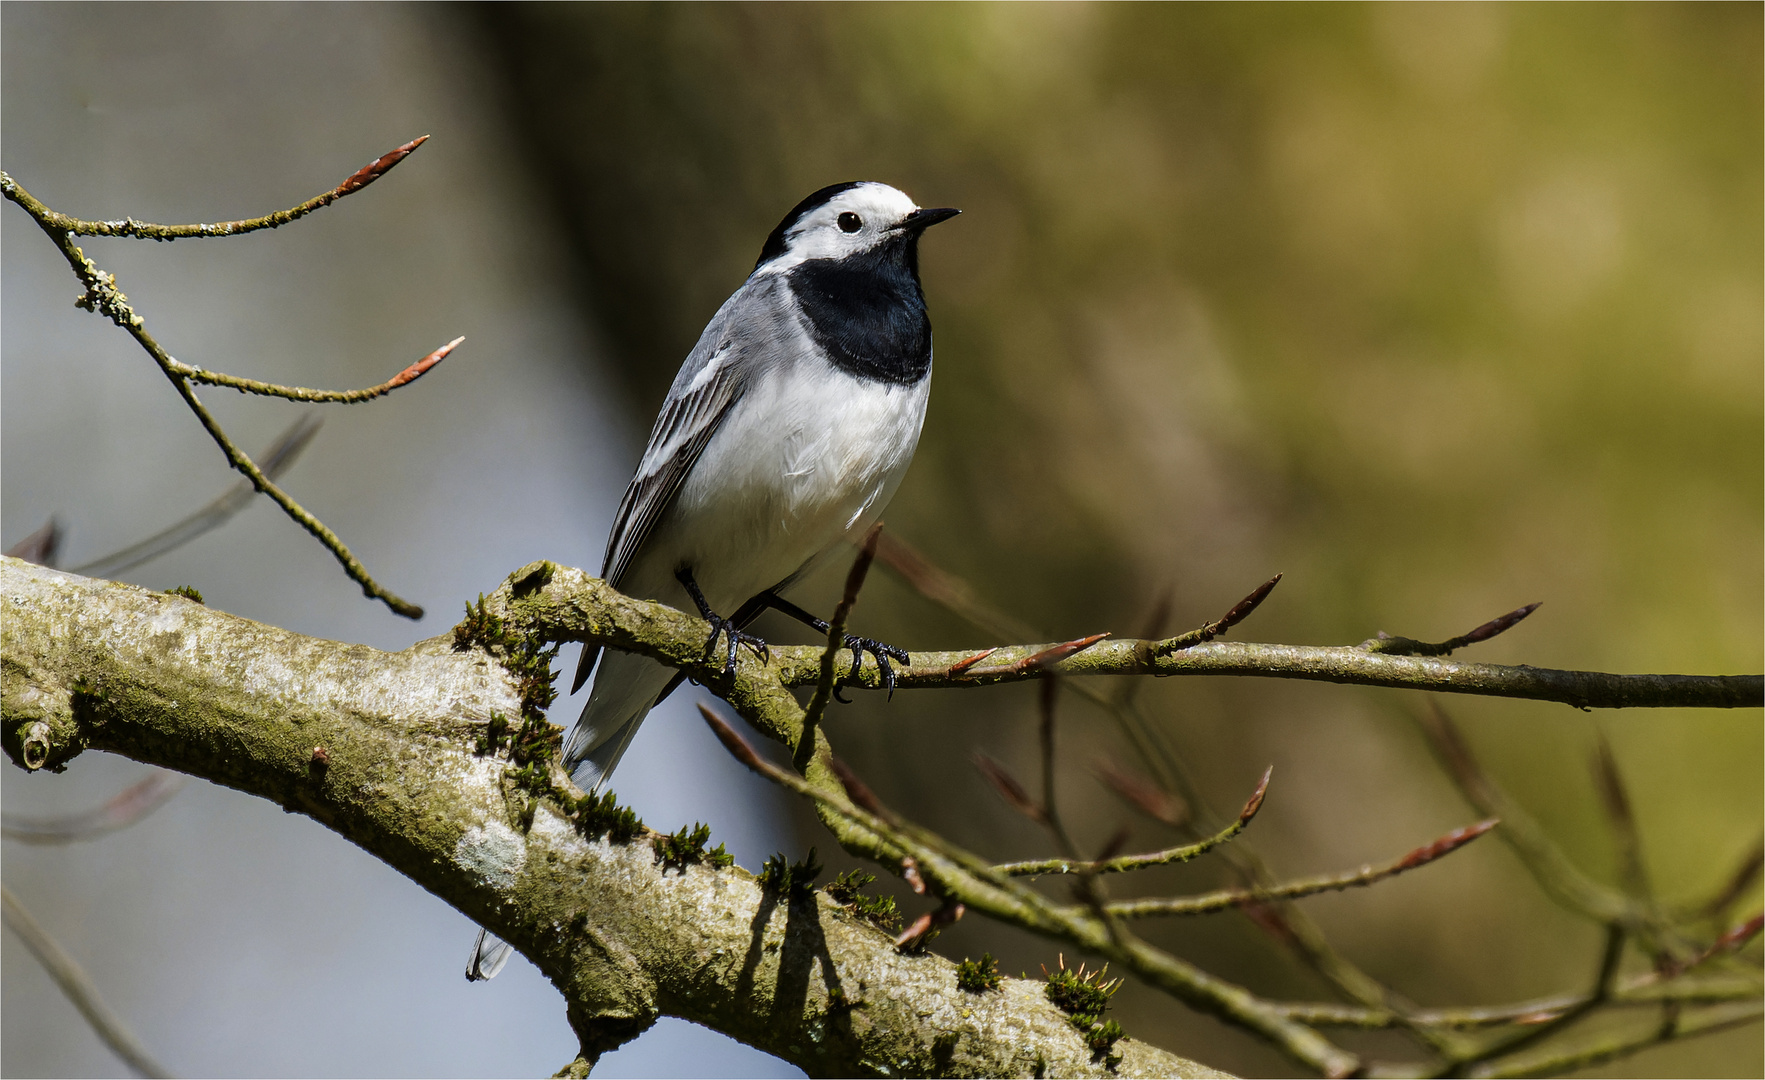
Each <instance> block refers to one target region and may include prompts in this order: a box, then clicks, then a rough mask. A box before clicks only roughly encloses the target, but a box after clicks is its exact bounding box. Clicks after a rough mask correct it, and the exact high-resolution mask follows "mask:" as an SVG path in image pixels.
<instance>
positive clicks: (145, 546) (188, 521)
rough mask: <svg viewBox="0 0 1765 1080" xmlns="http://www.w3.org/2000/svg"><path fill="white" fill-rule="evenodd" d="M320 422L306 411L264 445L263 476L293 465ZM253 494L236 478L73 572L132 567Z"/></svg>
mask: <svg viewBox="0 0 1765 1080" xmlns="http://www.w3.org/2000/svg"><path fill="white" fill-rule="evenodd" d="M323 423H324V420H323V419H322V418H320V417H319V415H318V414H317V413H316V412H308V413H307V414H305V415H304V416H302V417H301V418H300V419H298V420H296V421H295V422H294V424H293V425H292V426H291V427H289V428H288V430H287V431H284V432H283V433H282V434H281V435H280V436H278V437H277V438H276V441H275V442H273V443H271V444H270V445H269V446H268V447H267V448H265V450H264V452H263V455H262V464H261V465H260V466H259V467H260V468H262V469H263V472H264V475H265V476H267V477H269V478H270V479H272V480H274V479H276V478H277V477H279V476H281V475H282V474H283V473H285V472H287V471H288V470H289V469H290V468H292V467H293V466H294V462H295V461H296V460H297V459H299V457H300V454H301V451H303V450H305V449H306V447H307V444H308V443H310V442H311V441H312V439H313V436H315V435H317V434H318V433H319V427H320V426H321V425H322V424H323ZM256 495H257V488H256V487H254V486H252V483H251V481H249V480H239V481H235V482H234V483H233V484H232V485H231V486H229V487H228V488H227V490H226V491H225V492H224V493H222V495H221V496H220V497H219V498H217V499H215V500H214V501H213V502H211V503H209V504H208V505H207V506H205V507H203V508H202V509H200V510H198V511H196V513H194V514H191V515H190V516H189V517H187V518H185V519H184V520H182V521H180V522H178V523H177V524H175V525H173V526H171V527H170V528H168V529H163V530H161V531H159V532H157V533H154V534H153V535H152V536H149V537H148V538H147V539H145V540H141V541H138V542H136V543H133V544H130V545H129V546H128V547H126V548H123V549H122V550H121V551H113V552H111V553H110V554H109V555H106V556H104V557H103V558H98V559H93V560H92V561H91V562H88V563H83V564H81V565H79V566H76V567H74V568H73V572H74V573H76V574H83V575H85V576H86V577H101V578H109V577H115V576H116V575H118V574H121V573H123V572H124V571H127V570H132V569H134V568H135V567H137V566H140V565H141V564H142V563H144V562H147V561H149V560H151V559H157V558H159V557H160V556H161V555H164V554H165V553H166V552H168V551H172V550H174V549H176V548H179V547H181V546H183V545H184V544H188V543H189V542H190V541H192V540H194V539H196V538H197V537H198V536H201V535H203V534H204V533H206V532H209V531H211V530H213V529H218V528H220V527H221V526H222V525H224V524H226V522H227V520H228V519H229V518H231V517H232V516H233V515H234V514H237V513H238V512H239V511H241V510H243V509H245V508H246V507H247V506H249V505H250V504H251V500H252V498H253V497H254V496H256Z"/></svg>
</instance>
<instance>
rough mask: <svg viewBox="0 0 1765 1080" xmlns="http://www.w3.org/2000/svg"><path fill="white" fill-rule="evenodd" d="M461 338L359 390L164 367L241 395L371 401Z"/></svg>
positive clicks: (413, 377)
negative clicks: (265, 380)
mask: <svg viewBox="0 0 1765 1080" xmlns="http://www.w3.org/2000/svg"><path fill="white" fill-rule="evenodd" d="M465 340H466V339H465V338H463V337H457V338H454V339H453V340H452V341H450V342H448V343H447V344H446V345H443V346H442V347H441V348H439V349H436V350H435V351H434V352H432V353H430V354H428V355H427V356H425V357H423V358H422V359H421V360H418V361H417V362H416V363H414V364H412V365H410V366H409V367H407V368H405V369H404V370H403V371H400V372H399V373H398V374H397V375H394V376H393V377H392V378H390V379H387V380H386V381H385V382H383V383H379V384H377V385H375V386H370V387H367V388H366V389H362V390H309V389H307V388H306V387H304V386H283V385H281V384H279V383H269V382H260V381H258V380H257V379H243V378H240V377H239V376H237V375H227V374H225V373H223V372H219V371H209V370H208V369H206V368H199V367H196V366H194V365H191V364H186V363H184V362H183V361H182V360H178V359H176V358H171V357H168V360H169V363H168V364H167V365H166V366H167V369H168V370H170V371H172V372H174V373H176V374H178V375H181V376H183V377H184V378H186V379H189V380H190V381H191V382H198V383H205V384H207V385H209V386H224V387H227V388H228V389H230V390H237V391H239V392H240V393H242V394H258V395H260V396H262V397H278V398H285V399H287V400H288V401H306V402H312V403H315V404H334V405H354V404H357V403H359V402H363V401H372V400H374V399H375V398H377V397H385V396H386V395H387V394H390V393H392V392H393V391H394V390H397V389H398V388H399V387H401V386H405V385H407V384H409V383H413V382H416V381H417V380H418V379H420V378H422V377H423V374H424V373H425V372H427V371H428V370H429V369H430V368H432V367H434V366H435V365H436V364H439V363H441V362H442V361H443V360H445V359H447V355H448V354H449V353H451V352H453V351H454V350H455V349H456V348H458V347H459V345H460V342H462V341H465Z"/></svg>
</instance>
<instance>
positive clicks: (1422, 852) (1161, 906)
mask: <svg viewBox="0 0 1765 1080" xmlns="http://www.w3.org/2000/svg"><path fill="white" fill-rule="evenodd" d="M1498 824H1500V823H1499V822H1497V821H1495V820H1493V819H1492V820H1489V821H1479V822H1478V823H1477V824H1475V825H1467V826H1465V827H1464V828H1462V829H1454V830H1453V831H1452V832H1449V833H1447V834H1446V835H1445V836H1443V837H1441V838H1440V839H1438V840H1436V841H1434V842H1433V843H1431V844H1425V845H1423V846H1422V847H1419V848H1417V849H1416V850H1414V851H1412V852H1410V853H1409V854H1408V855H1405V856H1404V857H1403V858H1401V859H1393V860H1392V861H1391V862H1388V863H1384V864H1382V865H1379V866H1363V867H1361V868H1360V869H1359V870H1352V871H1349V872H1347V873H1343V874H1326V875H1322V876H1320V877H1312V878H1302V879H1301V880H1299V881H1290V882H1287V883H1286V884H1283V885H1274V886H1270V887H1268V888H1263V889H1221V890H1220V891H1218V892H1211V893H1205V894H1203V895H1201V896H1178V897H1159V898H1155V899H1150V900H1124V901H1122V902H1120V903H1116V904H1110V905H1109V911H1110V913H1111V914H1113V915H1119V916H1122V917H1124V918H1130V919H1140V918H1147V917H1149V916H1154V915H1208V914H1212V913H1213V912H1216V911H1225V910H1228V909H1230V908H1236V907H1245V906H1247V905H1256V904H1266V903H1269V902H1271V901H1274V900H1296V899H1298V898H1299V897H1302V896H1315V895H1316V894H1318V893H1322V892H1336V891H1339V890H1341V889H1350V888H1355V887H1357V886H1362V885H1372V884H1374V883H1375V882H1379V881H1384V880H1385V879H1386V878H1390V877H1396V876H1397V875H1398V874H1401V873H1403V872H1404V871H1406V870H1414V869H1415V868H1416V867H1418V866H1426V865H1428V864H1429V863H1431V862H1434V861H1435V860H1436V859H1441V858H1445V857H1446V856H1448V855H1450V854H1452V853H1453V852H1455V851H1457V850H1458V849H1459V848H1462V847H1464V846H1465V845H1466V844H1468V843H1470V842H1471V841H1473V840H1475V839H1477V838H1478V837H1479V836H1482V835H1483V834H1484V833H1486V832H1488V831H1489V830H1491V829H1493V828H1495V827H1496V825H1498Z"/></svg>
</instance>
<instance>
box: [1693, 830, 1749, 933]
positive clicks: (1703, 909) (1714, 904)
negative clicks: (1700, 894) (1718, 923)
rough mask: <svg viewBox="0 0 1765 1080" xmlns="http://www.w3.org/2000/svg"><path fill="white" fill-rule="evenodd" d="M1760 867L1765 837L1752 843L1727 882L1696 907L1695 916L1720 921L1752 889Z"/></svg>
mask: <svg viewBox="0 0 1765 1080" xmlns="http://www.w3.org/2000/svg"><path fill="white" fill-rule="evenodd" d="M1761 867H1765V837H1761V838H1760V839H1758V840H1756V841H1754V842H1753V846H1752V847H1750V848H1748V849H1747V853H1746V854H1745V855H1743V856H1742V857H1741V861H1740V864H1739V865H1738V866H1736V867H1735V868H1734V872H1733V873H1731V874H1729V875H1728V881H1727V882H1726V883H1725V884H1724V885H1723V886H1722V888H1720V889H1718V890H1717V891H1716V895H1714V896H1712V897H1710V899H1708V900H1706V901H1704V902H1703V903H1702V904H1700V905H1698V906H1697V907H1696V909H1695V914H1697V915H1699V916H1702V917H1703V918H1706V919H1720V918H1721V917H1722V916H1723V915H1724V914H1726V913H1727V911H1728V909H1729V908H1731V907H1733V906H1734V904H1735V901H1737V900H1739V899H1740V898H1741V897H1742V896H1744V895H1746V892H1747V890H1748V889H1750V888H1752V887H1753V879H1754V878H1757V877H1758V876H1759V870H1760V868H1761Z"/></svg>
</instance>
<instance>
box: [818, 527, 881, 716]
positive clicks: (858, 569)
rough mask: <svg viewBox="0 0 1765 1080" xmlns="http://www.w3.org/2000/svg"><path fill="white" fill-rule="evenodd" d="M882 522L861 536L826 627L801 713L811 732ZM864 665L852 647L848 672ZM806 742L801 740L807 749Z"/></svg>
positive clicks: (830, 686) (823, 707) (828, 693)
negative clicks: (809, 694) (817, 667)
mask: <svg viewBox="0 0 1765 1080" xmlns="http://www.w3.org/2000/svg"><path fill="white" fill-rule="evenodd" d="M882 531H883V526H882V522H880V521H879V522H877V523H876V524H874V525H872V526H871V527H870V531H869V532H867V533H865V534H864V540H863V542H861V543H860V544H859V545H858V555H857V557H855V558H854V559H853V560H852V569H851V570H850V571H848V572H847V573H846V591H845V593H844V595H842V596H841V597H840V602H839V603H838V604H836V605H835V606H834V609H833V618H832V619H830V620H829V621H828V624H827V647H826V648H825V649H823V650H822V651H821V666H820V670H819V672H818V674H817V677H816V681H815V695H814V696H813V697H811V698H810V699H809V707H808V708H807V709H806V710H804V712H803V724H804V726H805V727H806V728H813V727H815V726H816V725H817V724H819V723H821V717H822V715H823V714H824V713H826V712H827V706H828V703H829V702H831V701H832V700H833V697H834V691H835V686H834V683H835V682H836V680H837V675H838V673H837V672H836V671H835V668H837V667H838V666H839V655H840V650H841V649H843V648H844V647H845V644H846V620H847V619H848V618H850V617H851V615H852V609H853V608H854V607H856V606H857V605H858V593H859V591H860V590H862V589H863V588H864V578H865V575H867V574H869V573H870V562H871V560H872V559H874V558H876V544H877V540H878V538H879V537H881V536H882ZM863 662H864V654H863V653H862V652H861V651H859V648H858V646H856V645H853V646H852V670H853V671H854V672H856V671H857V670H858V667H859V665H860V664H862V663H863ZM809 742H810V740H805V741H804V743H803V746H805V747H807V746H808V745H809Z"/></svg>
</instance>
